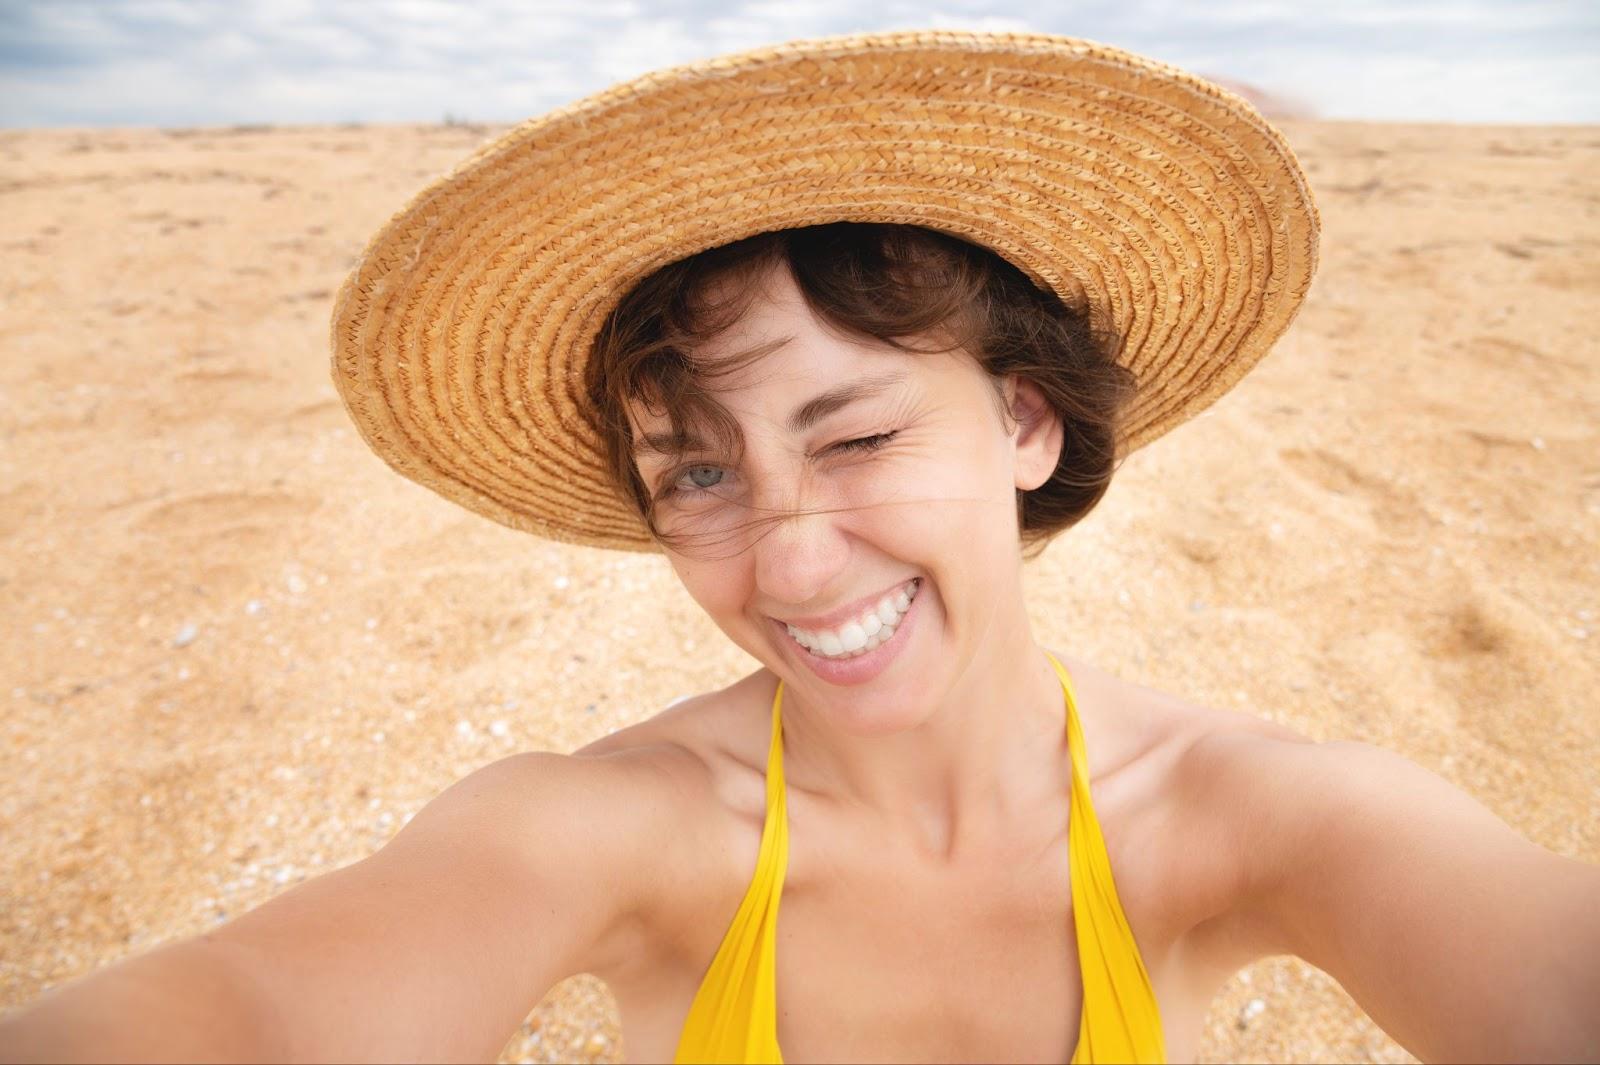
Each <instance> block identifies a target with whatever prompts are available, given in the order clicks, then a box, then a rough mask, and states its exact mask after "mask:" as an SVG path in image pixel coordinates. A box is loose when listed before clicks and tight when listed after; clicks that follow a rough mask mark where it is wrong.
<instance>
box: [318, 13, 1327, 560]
mask: <svg viewBox="0 0 1600 1065" xmlns="http://www.w3.org/2000/svg"><path fill="white" fill-rule="evenodd" d="M833 221H858V222H894V223H910V224H915V225H922V226H928V227H930V228H933V229H938V230H942V231H944V232H948V233H952V234H955V235H956V236H959V237H963V238H965V239H967V240H970V241H973V242H975V243H978V244H981V245H984V246H986V247H988V248H990V249H992V250H993V251H995V252H997V253H998V254H1000V255H1001V256H1003V257H1004V258H1006V259H1007V260H1009V261H1010V262H1011V263H1013V264H1015V265H1016V266H1017V267H1018V268H1020V269H1021V270H1023V271H1024V272H1025V273H1026V274H1028V276H1029V277H1031V278H1032V279H1033V280H1034V282H1035V283H1036V284H1038V285H1040V286H1041V287H1048V288H1050V289H1052V290H1054V291H1055V292H1056V293H1058V294H1059V295H1060V296H1061V297H1062V298H1063V299H1064V300H1066V301H1067V302H1068V303H1069V304H1070V305H1073V306H1076V307H1080V308H1083V309H1086V310H1087V311H1088V312H1089V313H1090V314H1091V316H1092V317H1093V319H1094V321H1095V323H1096V325H1098V326H1099V327H1101V328H1104V329H1109V330H1114V331H1115V333H1116V334H1117V335H1118V336H1120V337H1121V338H1122V341H1123V344H1122V351H1121V355H1120V359H1121V361H1122V362H1123V363H1124V364H1125V365H1127V366H1128V367H1129V368H1130V369H1131V370H1132V371H1133V373H1134V374H1135V376H1136V377H1137V378H1138V381H1139V395H1138V398H1137V399H1136V400H1135V401H1134V405H1133V408H1132V410H1131V413H1130V421H1129V442H1128V443H1129V448H1130V449H1134V448H1138V447H1141V446H1143V445H1145V444H1147V443H1149V442H1150V441H1152V440H1155V439H1156V438H1157V437H1160V436H1161V435H1162V434H1164V433H1166V432H1168V431H1169V430H1171V429H1172V428H1174V427H1175V426H1177V425H1179V424H1180V423H1182V422H1184V421H1186V420H1187V419H1189V418H1191V417H1193V416H1194V415H1195V414H1197V413H1199V412H1200V411H1201V410H1203V409H1205V408H1206V407H1207V406H1209V405H1210V404H1211V403H1213V402H1215V401H1216V399H1217V398H1218V397H1219V396H1221V395H1222V394H1223V393H1224V392H1226V391H1227V390H1228V389H1229V388H1231V387H1232V386H1233V385H1234V384H1235V383H1237V382H1238V380H1239V379H1240V378H1241V377H1242V376H1243V375H1244V374H1245V373H1246V372H1248V371H1249V369H1250V368H1251V367H1252V366H1253V365H1255V363H1256V362H1257V361H1258V360H1259V359H1260V358H1261V357H1262V356H1263V355H1264V354H1265V353H1266V352H1267V350H1268V349H1269V348H1270V347H1271V345H1272V343H1273V342H1274V341H1275V340H1276V339H1277V338H1278V337H1279V336H1280V335H1281V334H1282V333H1283V331H1284V329H1285V328H1287V327H1288V325H1289V323H1290V321H1291V320H1292V319H1293V317H1294V315H1295V312H1296V310H1297V309H1298V308H1299V306H1300V304H1301V302H1302V300H1303V299H1304V296H1305V293H1306V290H1307V289H1308V287H1309V286H1310V283H1311V277H1312V274H1313V272H1314V271H1315V269H1316V256H1317V232H1318V217H1317V212H1316V207H1315V205H1314V203H1313V201H1312V199H1311V194H1310V190H1309V188H1308V186H1307V184H1306V180H1305V177H1304V175H1303V174H1302V172H1301V170H1300V167H1299V164H1298V163H1297V162H1296V160H1295V158H1294V155H1293V153H1292V152H1291V151H1290V150H1289V148H1288V146H1287V145H1286V144H1285V143H1284V141H1283V138H1282V137H1281V136H1280V135H1279V134H1278V132H1277V131H1276V130H1275V129H1273V128H1272V126H1271V125H1269V124H1268V123H1267V122H1266V120H1265V119H1263V118H1262V117H1261V115H1260V114H1259V113H1258V112H1257V111H1256V110H1255V109H1254V108H1253V107H1251V106H1250V104H1248V103H1247V102H1246V101H1244V100H1243V99H1241V98H1240V97H1238V96H1236V95H1234V94H1232V93H1230V92H1228V91H1226V90H1224V89H1222V88H1220V87H1218V86H1216V85H1213V84H1211V83H1209V82H1207V81H1204V80H1201V79H1199V78H1195V77H1193V76H1192V75H1189V74H1186V73H1184V72H1182V71H1179V70H1176V69H1174V68H1172V67H1169V66H1166V65H1163V64H1160V63H1156V62H1153V61H1151V60H1148V59H1144V58H1142V57H1139V56H1135V55H1131V54H1129V53H1126V52H1122V51H1119V50H1117V49H1114V48H1110V47H1107V46H1104V45H1100V44H1095V43H1092V42H1088V41H1082V40H1076V39H1073V38H1066V37H1058V36H1050V35H1043V34H996V33H975V32H960V31H943V30H937V31H912V32H895V33H881V34H866V35H851V36H842V37H828V38H819V39H813V40H802V41H791V42H789V43H787V44H783V45H777V46H774V47H769V48H762V49H758V50H754V51H749V52H744V53H740V54H737V55H729V56H723V57H719V58H716V59H711V60H706V61H701V62H696V63H691V64H686V65H683V66H678V67H673V68H670V69H665V70H660V71H655V72H652V73H649V74H646V75H644V76H642V77H639V78H636V79H633V80H631V81H628V82H624V83H621V84H618V85H615V86H612V87H611V88H609V89H606V90H605V91H602V92H599V93H596V94H594V95H591V96H588V97H585V98H584V99H582V100H579V101H577V102H575V103H573V104H571V105H568V106H566V107H563V108H560V109H558V110H555V111H552V112H550V113H548V114H545V115H542V116H540V117H538V118H535V119H532V120H530V121H528V122H525V123H523V124H521V125H519V126H517V127H515V128H513V129H511V130H510V131H508V132H507V133H505V134H504V135H502V136H500V137H498V138H496V139H495V140H493V141H491V142H489V143H487V144H485V145H484V146H483V147H482V148H480V149H479V150H478V151H477V152H475V153H474V154H473V155H472V156H470V157H469V158H467V159H466V160H464V161H463V162H462V163H461V164H460V165H458V166H457V167H456V168H455V169H454V170H452V171H451V172H450V173H448V174H447V175H445V176H443V177H442V178H440V179H439V180H437V181H435V182H434V183H433V184H431V185H430V186H428V187H427V188H425V189H423V190H422V191H421V192H420V193H418V194H417V195H416V196H415V197H414V198H413V199H412V200H411V202H410V203H409V204H407V205H406V206H405V207H404V208H403V209H401V210H400V211H399V212H398V213H397V214H396V215H395V216H394V217H393V218H392V219H391V220H390V221H389V222H388V223H387V224H386V225H385V226H384V227H383V228H382V229H381V230H380V231H379V232H378V233H377V234H376V235H375V236H374V237H373V238H372V240H371V241H370V242H369V243H368V245H367V248H366V250H365V252H364V254H363V255H362V257H361V259H360V261H359V262H358V264H357V265H356V267H355V269H354V270H353V271H352V272H351V274H350V276H349V277H348V278H347V279H346V281H345V283H344V285H343V287H342V288H341V289H340V292H339V295H338V298H337V300H336V303H335V306H334V312H333V321H332V325H331V343H332V356H333V377H334V381H335V384H336V386H337V388H338V390H339V394H340V396H341V397H342V399H343V400H344V403H345V405H346V407H347V408H348V410H349V412H350V414H351V417H352V418H353V419H354V421H355V423H356V425H357V426H358V428H359V430H360V432H361V435H362V437H363V438H364V439H365V440H366V442H367V444H368V445H369V446H370V447H371V448H372V449H373V450H374V451H375V452H376V453H377V454H378V455H379V456H380V457H381V458H382V459H383V460H384V461H385V462H387V463H388V464H389V465H390V466H391V467H393V468H394V469H395V470H397V471H399V472H400V473H402V474H404V475H405V476H407V477H409V478H411V479H412V480H415V481H417V482H418V483H420V484H423V485H425V486H427V487H428V488H431V489H433V490H434V491H436V492H438V493H439V494H441V495H443V496H444V497H446V498H448V499H450V500H452V501H454V502H456V503H459V504H461V505H462V506H465V507H467V508H468V509H470V510H473V511H475V512H477V513H479V514H482V515H484V516H486V517H489V518H491V519H493V520H495V521H497V522H500V523H502V524H504V525H508V526H511V527H512V528H516V529H521V530H524V531H526V532H530V533H534V534H537V535H539V536H543V537H548V538H550V539H554V540H560V541H566V542H572V543H581V544H588V545H592V546H597V547H608V548H618V549H625V550H634V551H651V550H657V547H656V545H655V544H654V542H653V541H652V540H651V538H650V536H649V534H648V532H647V531H646V529H645V526H644V523H643V522H642V521H641V520H640V518H639V517H638V515H637V514H636V513H635V512H634V511H633V509H632V507H631V505H630V504H628V503H627V502H625V501H624V499H623V497H622V496H621V495H620V494H619V492H618V491H617V489H616V488H615V487H614V485H613V484H612V483H611V481H610V479H609V477H608V475H607V473H606V469H605V465H604V461H603V457H602V456H603V448H602V443H601V441H600V439H599V438H598V436H597V435H596V433H595V431H594V429H593V428H592V427H591V426H590V423H589V421H588V420H587V418H586V417H585V416H584V414H583V412H582V410H581V409H580V405H581V403H582V394H583V389H582V382H583V365H584V360H585V359H586V358H587V357H588V354H589V351H590V347H591V344H592V341H593V338H594V336H595V334H596V333H597V332H598V330H599V327H600V325H601V323H602V322H603V321H604V320H605V317H606V315H607V314H609V313H610V311H611V310H612V308H614V307H615V306H616V304H617V302H618V301H619V300H620V299H621V297H622V296H623V295H624V294H625V293H626V292H627V291H628V290H629V289H630V288H632V286H633V285H634V284H636V283H637V282H638V281H639V280H640V279H642V278H643V277H645V276H647V275H648V274H650V273H652V272H653V271H655V270H657V269H659V268H660V267H662V266H664V265H666V264H668V263H671V262H674V261H676V260H678V259H681V258H684V257H686V256H688V255H691V254H694V253H695V252H699V251H703V250H705V249H707V248H712V247H716V246H719V245H722V244H726V243H729V242H731V241H734V240H738V239H741V238H743V237H746V236H750V235H752V234H754V233H758V232H763V231H766V230H773V229H785V228H791V227H798V226H808V225H817V224H821V223H824V222H833Z"/></svg>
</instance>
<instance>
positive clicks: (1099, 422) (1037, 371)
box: [584, 222, 1136, 557]
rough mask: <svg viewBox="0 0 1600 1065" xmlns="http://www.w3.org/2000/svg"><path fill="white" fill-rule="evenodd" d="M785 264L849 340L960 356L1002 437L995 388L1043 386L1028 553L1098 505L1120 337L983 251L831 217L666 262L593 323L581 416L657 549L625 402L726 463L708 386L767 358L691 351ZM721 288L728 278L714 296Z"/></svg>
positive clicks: (1119, 382) (1119, 437)
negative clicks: (1058, 429)
mask: <svg viewBox="0 0 1600 1065" xmlns="http://www.w3.org/2000/svg"><path fill="white" fill-rule="evenodd" d="M780 265H786V266H787V267H788V269H789V271H790V273H791V275H792V276H793V278H794V280H795V283H796V286H797V287H798V288H799V290H800V292H801V293H802V294H803V295H804V297H805V300H806V303H807V305H808V306H809V307H810V309H811V311H812V312H813V313H814V314H816V315H817V316H818V318H820V319H821V320H823V321H824V322H826V323H828V324H829V325H831V326H833V327H834V328H836V329H838V330H840V331H841V332H843V333H845V334H846V335H855V336H859V337H862V338H867V339H871V340H877V341H881V342H884V343H887V344H890V345H892V346H894V347H897V348H900V349H901V350H904V351H913V352H924V353H926V352H930V351H949V350H951V349H952V348H956V347H959V348H960V349H962V350H964V351H966V352H968V353H970V354H971V355H972V356H973V357H974V358H976V359H977V361H978V363H979V365H980V366H982V367H983V369H984V370H985V371H986V372H987V373H988V374H989V375H990V378H991V380H992V381H993V383H994V384H995V391H996V398H997V406H998V407H999V408H1000V415H1001V420H1002V424H1006V425H1007V427H1008V428H1009V425H1010V412H1009V411H1007V410H1005V407H1004V402H1003V393H1002V391H1001V388H1002V378H1003V377H1004V376H1005V375H1007V374H1016V375H1018V376H1021V377H1026V378H1028V379H1030V380H1031V381H1033V382H1034V383H1035V384H1036V385H1037V386H1038V387H1039V389H1040V390H1041V391H1042V392H1043V393H1044V395H1045V397H1046V398H1047V399H1048V401H1049V402H1050V404H1051V405H1052V406H1053V407H1054V408H1055V410H1056V412H1057V413H1058V414H1059V415H1060V417H1061V421H1062V427H1063V441H1062V446H1061V456H1060V459H1059V460H1058V462H1057V464H1056V469H1055V472H1054V474H1053V475H1052V476H1051V477H1050V479H1049V480H1048V481H1046V482H1045V483H1044V484H1042V485H1040V486H1039V487H1038V488H1036V489H1034V490H1032V491H1029V492H1023V491H1020V490H1019V491H1018V492H1017V520H1018V530H1019V534H1020V537H1021V540H1022V543H1023V545H1024V548H1025V551H1024V554H1025V555H1026V556H1027V557H1033V556H1035V555H1037V554H1038V552H1039V551H1041V550H1043V548H1044V545H1045V544H1046V543H1047V542H1048V541H1049V540H1050V539H1051V538H1052V537H1054V536H1055V535H1056V534H1057V533H1059V532H1062V531H1063V530H1065V529H1068V528H1070V527H1071V526H1073V525H1075V524H1076V523H1077V522H1078V521H1080V520H1081V519H1082V518H1083V517H1084V516H1085V515H1087V514H1088V513H1089V512H1090V511H1091V510H1092V509H1094V507H1095V505H1096V504H1097V503H1098V502H1099V501H1100V499H1101V497H1102V496H1104V494H1105V491H1106V488H1107V487H1108V486H1109V485H1110V483H1111V475H1112V473H1113V472H1115V470H1116V467H1117V466H1118V465H1119V464H1120V462H1121V460H1122V458H1123V457H1124V451H1123V433H1122V420H1123V415H1124V413H1125V411H1126V409H1127V406H1128V403H1129V401H1130V400H1131V399H1132V398H1133V395H1134V392H1135V385H1136V382H1135V379H1134V377H1133V374H1132V373H1131V372H1130V371H1129V370H1127V369H1126V368H1125V367H1123V366H1122V365H1120V364H1119V363H1118V362H1117V361H1116V355H1117V354H1118V349H1119V342H1118V340H1117V338H1115V337H1107V336H1102V335H1097V334H1096V333H1095V331H1094V330H1092V329H1091V327H1090V325H1089V321H1088V318H1087V316H1086V315H1084V314H1082V313H1080V312H1078V311H1076V310H1074V309H1072V308H1069V307H1068V306H1066V305H1065V304H1064V303H1063V302H1062V301H1061V300H1060V299H1059V298H1058V297H1057V296H1056V295H1055V294H1054V293H1052V292H1049V291H1047V290H1042V289H1040V288H1038V287H1037V286H1035V285H1034V284H1033V282H1032V281H1030V280H1029V279H1028V277H1027V275H1025V274H1024V273H1022V271H1020V270H1018V269H1017V268H1016V267H1015V266H1013V265H1012V264H1010V263H1009V262H1007V261H1006V260H1005V259H1003V258H1001V257H1000V256H999V255H997V254H995V253H994V252H992V251H989V250H988V249H987V248H983V247H980V246H978V245H976V244H973V243H971V242H968V241H965V240H962V239H960V238H958V237H955V236H952V235H950V234H947V233H943V232H940V231H938V230H933V229H928V228H925V227H922V226H914V225H894V224H888V223H856V222H833V223H829V224H826V225H818V226H808V227H804V228H799V229H783V230H775V231H771V232H766V233H759V234H757V235H755V236H752V237H747V238H745V239H743V240H740V241H736V242H734V243H731V244H726V245H723V246H721V247H718V248H713V249H710V250H708V251H704V252H701V253H699V254H697V255H693V256H690V257H688V258H686V259H682V260H680V261H678V262H675V263H672V264H670V265H668V266H665V267H662V268H661V269H659V270H657V271H656V272H655V273H653V274H651V275H650V276H648V277H646V278H644V279H643V280H642V281H640V282H639V283H638V284H637V285H635V286H634V288H633V289H632V290H631V291H630V292H629V293H628V294H627V295H626V296H625V297H624V298H623V299H622V301H621V303H619V304H618V305H617V307H616V309H615V310H613V311H612V313H611V315H610V316H609V317H608V318H607V320H606V322H605V324H604V325H603V326H602V328H601V330H600V333H599V335H598V336H597V338H596V340H595V345H594V350H593V353H592V357H591V358H590V359H589V361H588V364H587V368H586V371H585V376H586V379H585V382H584V386H585V390H586V392H587V394H588V399H589V410H590V411H591V412H592V413H591V415H590V417H591V418H592V419H593V422H594V426H595V428H596V430H597V431H598V432H599V434H600V435H601V437H602V439H603V440H604V442H605V448H606V456H607V462H608V465H609V468H610V471H611V474H612V477H613V480H614V481H615V483H616V484H617V485H618V486H619V488H620V489H621V491H622V493H623V497H624V498H625V499H627V500H630V501H631V503H632V505H633V506H634V507H635V508H636V509H637V510H638V512H639V514H640V516H641V517H642V518H643V519H644V521H645V524H646V525H647V527H648V528H649V529H650V531H651V534H652V535H653V536H655V537H656V539H657V541H658V542H660V543H663V544H669V545H670V544H672V543H673V539H672V537H670V536H667V535H666V534H663V533H662V532H661V530H659V529H658V528H657V526H656V523H655V520H654V513H653V506H652V502H653V501H652V500H651V498H650V494H649V491H648V489H647V487H646V486H645V484H644V482H643V480H642V479H641V478H640V477H639V473H638V470H637V468H636V467H635V465H634V462H633V455H632V445H633V432H632V427H631V426H630V425H629V422H628V418H627V414H626V412H625V411H626V406H625V405H626V403H627V401H628V400H634V401H637V402H640V403H642V404H643V405H644V406H645V408H646V409H647V410H649V411H650V412H651V413H652V414H655V415H657V416H660V415H662V414H665V416H666V417H668V419H669V420H670V425H671V434H672V438H673V442H674V444H675V445H676V446H677V447H679V448H680V449H681V448H683V447H684V446H686V444H687V442H688V440H689V438H690V433H691V428H699V429H705V430H709V432H710V434H711V437H712V439H714V440H716V441H717V443H718V444H719V445H721V446H722V447H724V448H727V449H729V450H732V451H734V452H735V453H737V451H738V449H739V446H740V444H741V439H742V438H741V434H740V432H739V428H738V424H737V422H736V421H735V420H734V419H733V417H732V416H731V415H730V414H729V413H728V412H727V410H726V409H725V408H724V407H722V405H721V404H720V403H718V402H717V401H716V400H715V399H714V398H712V395H711V393H710V390H708V389H707V388H706V387H705V385H704V382H705V381H707V380H709V379H712V378H716V377H720V376H723V375H726V374H728V373H731V372H733V371H734V370H736V369H738V368H739V367H740V366H742V365H745V364H747V363H749V362H750V361H752V360H753V359H754V358H759V357H760V356H761V355H763V354H765V353H766V352H765V350H764V349H756V350H754V351H751V352H746V353H741V354H740V355H738V356H732V357H725V358H722V359H720V360H716V361H713V360H710V359H707V358H705V357H701V358H699V359H696V358H695V357H694V356H693V352H694V350H695V348H696V347H697V346H698V345H700V344H703V343H704V342H705V341H707V340H709V339H710V338H712V337H714V336H716V335H717V334H719V333H720V332H722V331H723V330H724V329H726V328H727V327H729V326H731V325H733V324H734V323H735V322H737V321H738V320H739V318H740V317H741V316H742V315H743V314H744V312H745V310H746V309H747V308H748V306H749V304H750V301H751V299H752V298H753V296H754V295H755V293H756V291H757V290H758V287H759V286H758V284H757V282H759V281H760V279H761V278H763V277H765V276H766V272H767V271H768V270H769V269H771V268H774V267H777V266H780ZM719 282H731V284H730V285H728V286H727V295H726V296H725V297H724V298H722V299H720V300H715V299H714V298H713V295H712V292H713V290H714V289H715V288H717V287H718V283H719ZM929 335H942V337H943V338H944V339H948V340H950V341H951V342H952V343H951V344H950V346H949V347H940V348H933V349H929V348H917V347H914V346H912V345H910V344H907V343H905V340H906V339H908V338H912V337H918V336H929ZM779 517H780V518H781V515H780V516H779Z"/></svg>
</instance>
